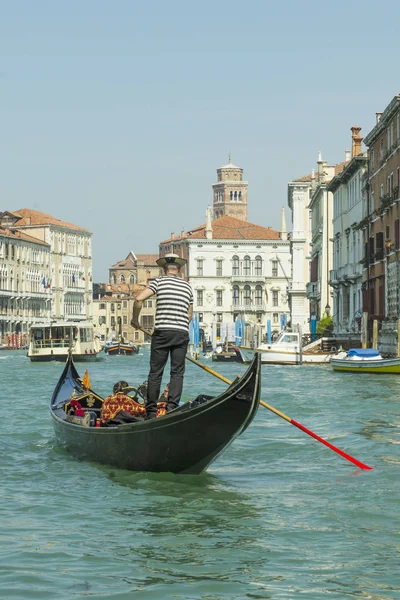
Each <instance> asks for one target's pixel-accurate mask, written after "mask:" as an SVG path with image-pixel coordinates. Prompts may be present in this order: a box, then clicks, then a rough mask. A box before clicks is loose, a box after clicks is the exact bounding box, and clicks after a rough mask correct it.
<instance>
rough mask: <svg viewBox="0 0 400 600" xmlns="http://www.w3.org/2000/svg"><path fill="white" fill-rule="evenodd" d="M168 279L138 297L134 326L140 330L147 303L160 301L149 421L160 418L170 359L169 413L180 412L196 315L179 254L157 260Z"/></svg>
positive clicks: (161, 279) (149, 390)
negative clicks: (194, 315)
mask: <svg viewBox="0 0 400 600" xmlns="http://www.w3.org/2000/svg"><path fill="white" fill-rule="evenodd" d="M157 264H158V265H159V266H160V267H162V268H163V269H164V273H165V275H164V276H162V277H157V278H156V279H154V280H153V281H150V283H149V284H148V287H147V288H146V289H145V290H143V291H142V292H140V293H139V294H138V295H137V296H136V300H135V302H134V305H133V312H132V320H131V325H132V327H135V328H136V329H140V328H141V327H140V324H139V313H140V311H141V309H142V305H143V301H144V300H147V299H148V298H150V297H151V296H153V295H155V296H156V297H157V308H156V320H155V327H154V332H153V336H152V339H151V353H150V373H149V378H148V386H147V400H146V411H147V418H148V419H152V418H154V417H156V414H157V401H158V399H159V396H160V387H161V381H162V376H163V373H164V368H165V365H166V364H167V360H168V357H170V359H171V377H170V381H169V390H168V399H167V412H169V411H171V410H173V409H174V408H176V407H177V406H178V404H179V400H180V398H181V395H182V387H183V376H184V373H185V356H186V352H187V347H188V344H189V322H190V320H191V318H192V313H193V292H192V288H191V286H190V284H189V283H188V282H187V281H185V280H184V279H182V278H181V275H180V273H181V267H183V265H185V264H186V260H185V259H184V258H180V256H178V255H177V254H166V255H165V256H163V257H162V258H159V259H158V260H157Z"/></svg>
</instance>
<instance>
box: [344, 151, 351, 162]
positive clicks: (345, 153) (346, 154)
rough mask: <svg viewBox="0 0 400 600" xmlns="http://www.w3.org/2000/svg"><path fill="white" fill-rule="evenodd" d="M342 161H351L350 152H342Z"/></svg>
mask: <svg viewBox="0 0 400 600" xmlns="http://www.w3.org/2000/svg"><path fill="white" fill-rule="evenodd" d="M344 160H345V162H349V161H350V160H351V152H350V150H345V151H344Z"/></svg>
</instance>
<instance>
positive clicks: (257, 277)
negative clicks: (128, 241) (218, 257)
mask: <svg viewBox="0 0 400 600" xmlns="http://www.w3.org/2000/svg"><path fill="white" fill-rule="evenodd" d="M247 281H248V282H249V283H250V282H251V283H265V275H262V274H261V273H260V274H259V273H249V274H248V275H243V274H241V275H232V277H231V283H245V282H247Z"/></svg>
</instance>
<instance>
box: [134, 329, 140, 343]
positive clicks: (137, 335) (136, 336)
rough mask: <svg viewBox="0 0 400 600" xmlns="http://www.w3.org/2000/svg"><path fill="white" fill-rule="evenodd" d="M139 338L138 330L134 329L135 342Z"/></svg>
mask: <svg viewBox="0 0 400 600" xmlns="http://www.w3.org/2000/svg"><path fill="white" fill-rule="evenodd" d="M138 339H139V332H138V331H135V342H136V341H137V340H138Z"/></svg>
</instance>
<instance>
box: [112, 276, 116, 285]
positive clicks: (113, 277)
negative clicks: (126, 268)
mask: <svg viewBox="0 0 400 600" xmlns="http://www.w3.org/2000/svg"><path fill="white" fill-rule="evenodd" d="M112 282H113V283H117V276H116V275H113V276H112Z"/></svg>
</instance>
